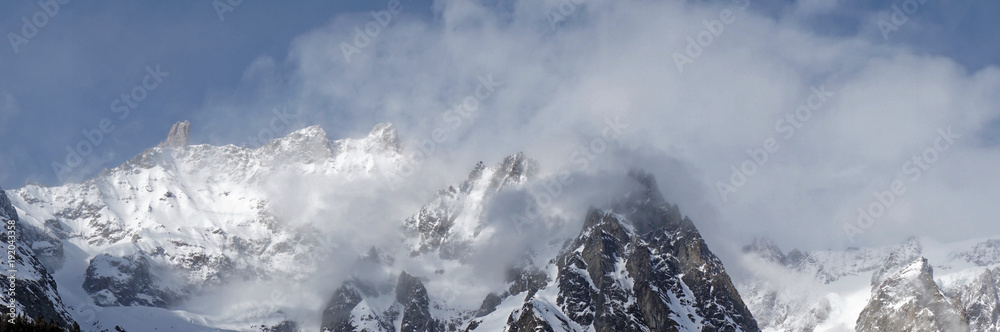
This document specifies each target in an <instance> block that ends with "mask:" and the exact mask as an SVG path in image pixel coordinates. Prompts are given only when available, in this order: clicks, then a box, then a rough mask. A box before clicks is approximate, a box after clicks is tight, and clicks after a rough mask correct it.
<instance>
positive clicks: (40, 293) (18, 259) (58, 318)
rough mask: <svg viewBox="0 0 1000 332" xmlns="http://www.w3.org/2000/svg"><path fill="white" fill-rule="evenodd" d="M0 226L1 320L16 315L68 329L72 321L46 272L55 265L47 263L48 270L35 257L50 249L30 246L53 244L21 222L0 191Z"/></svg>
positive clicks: (53, 281) (41, 233)
mask: <svg viewBox="0 0 1000 332" xmlns="http://www.w3.org/2000/svg"><path fill="white" fill-rule="evenodd" d="M0 222H2V225H3V229H4V232H3V233H4V236H3V239H4V241H3V242H4V246H3V247H4V248H6V250H5V251H6V255H4V257H5V258H4V260H3V262H4V264H3V266H2V267H0V270H2V273H0V289H2V291H0V293H2V295H0V305H2V308H3V311H4V318H3V319H4V320H7V319H13V317H9V316H8V314H9V313H12V312H13V313H17V314H18V315H21V316H22V317H25V318H27V319H29V320H34V319H44V320H47V321H52V322H56V323H57V324H59V325H60V326H63V327H70V326H72V325H73V323H74V321H73V319H72V318H71V317H70V314H69V312H68V311H67V310H66V306H65V305H64V304H63V300H62V297H61V296H60V295H59V291H58V285H57V284H56V281H55V279H53V278H52V274H51V273H50V272H49V268H52V267H54V266H52V265H54V264H55V263H57V262H50V264H52V265H49V267H48V268H47V267H46V264H43V263H42V261H41V260H39V259H38V258H37V257H36V256H41V255H36V252H38V253H41V254H45V253H47V252H49V251H51V249H52V248H51V247H50V246H46V245H38V246H34V248H33V247H32V246H31V243H33V242H37V243H48V242H49V241H52V239H51V238H49V237H47V236H46V234H45V233H44V232H42V231H41V230H39V229H37V228H36V227H35V226H32V225H30V224H27V223H24V222H21V219H20V218H19V217H18V213H17V211H16V209H15V208H14V206H12V205H11V203H10V200H9V199H8V198H7V195H6V194H5V193H4V192H3V191H0Z"/></svg>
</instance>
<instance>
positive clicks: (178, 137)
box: [160, 120, 191, 148]
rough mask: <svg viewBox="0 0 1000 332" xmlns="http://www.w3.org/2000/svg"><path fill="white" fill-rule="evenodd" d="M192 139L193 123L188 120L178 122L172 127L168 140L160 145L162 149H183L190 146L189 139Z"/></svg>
mask: <svg viewBox="0 0 1000 332" xmlns="http://www.w3.org/2000/svg"><path fill="white" fill-rule="evenodd" d="M190 137H191V122H188V121H187V120H184V121H181V122H177V123H175V124H174V125H173V126H171V127H170V133H169V134H167V140H166V141H163V143H160V146H162V147H174V148H182V147H185V146H187V145H188V138H190Z"/></svg>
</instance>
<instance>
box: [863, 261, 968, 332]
mask: <svg viewBox="0 0 1000 332" xmlns="http://www.w3.org/2000/svg"><path fill="white" fill-rule="evenodd" d="M933 273H934V271H933V269H932V268H931V266H930V265H929V264H927V259H926V258H923V257H918V258H917V259H915V260H913V261H911V262H909V263H908V264H906V265H905V266H903V267H902V268H900V269H899V270H897V271H896V272H894V273H892V274H891V275H888V276H887V277H885V278H884V279H883V280H882V281H881V283H880V284H878V285H877V287H876V288H875V289H874V290H873V291H872V296H871V298H870V299H869V301H868V305H867V306H865V308H864V310H862V311H861V315H860V316H859V317H858V321H857V330H858V331H968V330H969V318H968V316H967V315H966V312H965V310H964V309H963V308H962V306H961V304H960V303H958V300H957V299H951V298H949V297H947V296H945V294H944V292H942V291H941V289H940V288H939V287H938V285H937V284H936V283H935V282H934V275H933Z"/></svg>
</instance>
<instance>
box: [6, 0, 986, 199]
mask: <svg viewBox="0 0 1000 332" xmlns="http://www.w3.org/2000/svg"><path fill="white" fill-rule="evenodd" d="M823 2H829V3H834V2H830V1H823ZM803 3H805V4H810V3H822V2H821V1H803ZM803 3H795V2H789V1H773V0H772V1H760V2H754V6H753V9H754V10H755V11H757V12H759V13H762V14H764V15H770V16H773V17H775V18H778V19H784V20H787V21H793V22H792V24H797V25H800V26H801V27H802V28H803V29H806V30H810V31H813V32H815V33H818V34H828V35H840V36H843V35H867V36H869V37H872V39H873V40H876V41H878V39H879V37H880V36H879V34H878V31H873V29H872V24H871V23H872V21H873V20H874V19H875V18H876V17H885V16H887V15H888V12H887V11H889V10H891V3H890V2H871V1H836V3H835V5H833V6H829V5H817V6H819V7H823V8H821V9H819V10H817V11H815V12H809V13H806V14H801V13H796V12H797V11H800V12H801V11H802V9H801V8H800V7H803V6H804V5H803ZM385 5H386V4H385V3H382V2H377V1H293V2H278V1H255V0H244V1H243V2H242V3H240V4H239V5H238V6H236V7H234V9H233V11H231V12H226V13H224V21H220V19H219V15H218V13H217V11H216V10H215V8H214V7H213V2H211V1H169V2H150V1H145V2H137V1H114V2H109V1H100V2H93V1H70V2H69V3H67V4H62V5H61V6H60V9H59V11H58V13H57V14H56V15H55V16H54V17H52V19H51V21H50V22H48V23H47V24H46V25H45V26H44V27H42V28H41V29H39V32H38V34H37V35H36V36H34V37H33V38H31V39H29V40H28V43H27V44H23V45H19V52H17V53H15V52H14V50H13V47H11V45H10V43H9V41H8V43H5V45H4V46H5V47H2V48H0V98H2V99H0V101H4V102H5V103H3V104H0V106H2V107H3V108H4V109H3V113H2V114H0V142H4V143H3V144H0V186H3V187H5V188H11V187H18V186H21V185H22V184H23V183H24V182H25V180H28V181H33V182H39V183H42V184H58V183H59V179H58V178H57V177H56V174H55V172H54V171H53V168H52V166H51V164H52V163H53V162H56V161H64V158H65V157H66V155H67V152H66V150H65V147H66V146H69V145H73V144H75V143H78V142H79V141H80V140H81V139H85V137H84V136H83V134H82V133H81V131H85V130H93V129H97V128H99V124H100V120H101V119H103V118H110V119H114V116H116V115H120V113H118V114H116V113H113V112H112V110H111V106H110V104H111V102H112V101H113V100H115V99H116V98H118V96H120V95H121V94H122V93H125V92H127V91H129V89H131V88H132V87H134V86H136V85H137V84H138V83H139V82H140V80H141V79H142V78H143V76H144V75H145V73H146V69H145V68H146V66H156V65H159V66H161V69H162V70H163V71H165V72H168V73H169V78H168V79H166V80H165V82H164V83H163V84H162V85H161V86H158V87H157V89H155V91H151V92H150V93H149V95H148V97H147V99H145V100H143V101H142V102H141V103H140V105H139V106H138V107H137V108H136V109H135V110H134V111H131V112H130V114H129V116H128V117H127V118H126V119H124V120H122V121H118V120H115V122H114V124H113V125H114V126H115V130H114V131H113V132H112V133H110V134H109V135H108V137H107V140H106V141H104V142H102V143H101V144H100V145H99V146H97V147H96V149H95V151H94V152H93V153H92V154H91V155H90V157H91V158H92V160H91V161H90V162H88V163H90V164H94V165H98V166H99V167H91V169H90V170H85V171H83V172H82V173H80V174H75V176H74V178H75V179H76V180H79V179H81V178H86V177H89V176H93V175H94V173H95V172H97V171H99V169H100V168H103V167H113V166H115V165H118V164H120V163H121V162H124V161H125V160H127V159H128V158H130V157H131V156H133V155H135V154H136V153H139V152H141V151H142V150H143V149H145V148H147V147H150V146H153V145H155V144H157V143H158V142H159V141H161V140H162V139H163V134H164V133H165V132H166V131H167V129H168V128H169V126H170V125H171V124H172V123H174V122H175V121H179V120H183V119H192V118H206V117H211V116H213V114H212V113H211V112H212V108H211V107H206V102H207V101H208V99H209V98H210V97H209V96H212V95H223V96H225V95H237V94H239V91H241V77H243V75H244V73H245V72H246V70H247V68H248V67H249V66H250V65H251V64H252V63H253V61H254V60H255V59H258V58H259V57H261V56H262V55H263V56H269V57H271V58H273V59H277V60H278V61H279V62H280V61H283V60H284V59H285V58H286V56H287V53H288V52H289V44H290V43H291V42H292V40H293V39H294V38H296V37H297V36H300V35H302V34H304V33H306V32H308V31H310V30H312V29H316V28H319V27H321V26H324V25H325V24H327V23H329V22H330V21H331V20H332V19H333V18H335V17H337V16H338V15H363V14H364V13H366V12H368V11H370V10H380V9H384V7H385ZM404 5H405V7H406V8H405V9H406V11H405V13H404V14H405V15H409V16H413V17H416V18H418V19H421V20H427V21H434V20H436V19H439V18H436V16H435V14H434V10H433V9H432V8H433V7H432V4H431V3H430V2H429V1H408V2H405V3H404ZM924 6H925V8H926V9H921V11H920V12H919V13H918V15H914V16H915V17H913V18H912V19H913V20H914V21H919V24H914V23H909V24H908V26H907V28H906V29H901V30H900V31H898V32H897V33H896V34H895V35H894V36H893V37H892V38H891V39H890V40H889V41H887V42H886V43H894V44H904V45H906V46H907V47H912V48H914V49H915V50H917V52H926V53H929V54H940V55H944V56H947V57H951V58H953V59H955V60H956V61H957V62H959V63H961V64H962V65H964V66H966V67H968V68H969V70H978V69H980V68H982V67H984V66H987V65H991V64H997V63H998V61H1000V34H997V33H996V31H998V29H1000V21H997V20H995V19H994V18H995V16H996V15H997V14H1000V4H998V3H997V2H995V1H985V0H980V1H963V2H944V1H935V0H931V1H929V2H928V3H926V4H925V5H924ZM826 7H829V8H826ZM40 10H41V8H40V7H39V6H38V5H37V4H35V3H34V2H33V1H18V2H4V3H3V4H0V29H2V30H0V31H3V32H4V34H5V35H6V34H7V33H9V32H19V31H20V30H21V28H22V26H23V22H22V21H21V19H22V18H25V17H27V18H30V17H31V16H32V15H34V14H35V13H36V12H38V11H40ZM345 30H346V29H345ZM342 33H343V34H344V35H345V37H349V36H350V33H351V32H350V31H343V32H342ZM5 40H7V38H5ZM205 112H207V113H205ZM246 112H248V113H251V112H253V113H252V114H251V115H248V116H258V115H259V114H266V113H267V112H266V110H264V111H262V110H259V109H248V110H246ZM228 118H230V119H231V120H232V121H234V122H237V123H233V127H234V128H225V129H224V130H225V131H226V135H221V136H227V137H223V138H219V137H213V140H219V142H213V143H239V142H241V141H242V140H239V138H238V137H242V136H246V135H247V133H246V132H244V131H241V130H240V129H239V123H238V121H239V120H240V118H239V117H236V118H233V117H232V116H231V115H230V116H228ZM333 127H335V128H327V129H328V131H334V132H332V133H331V136H335V135H336V134H338V133H336V132H335V131H336V126H333ZM193 135H194V136H195V140H196V141H199V140H200V141H208V140H209V139H208V137H199V136H205V135H202V133H201V132H199V131H195V132H194V134H193ZM989 136H990V137H988V138H987V141H988V142H990V144H996V141H997V139H996V138H995V137H997V136H1000V135H989Z"/></svg>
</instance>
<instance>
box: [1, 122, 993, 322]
mask: <svg viewBox="0 0 1000 332" xmlns="http://www.w3.org/2000/svg"><path fill="white" fill-rule="evenodd" d="M189 131H190V124H189V123H187V122H182V123H178V124H176V125H175V126H174V127H173V128H172V129H171V130H170V134H169V135H168V137H167V138H166V139H165V140H164V142H163V143H162V144H160V145H159V146H156V147H153V148H149V149H147V150H146V151H144V152H142V153H141V154H139V155H137V156H135V157H134V158H132V159H131V160H129V161H127V162H125V163H124V164H122V165H121V166H118V167H115V168H113V169H108V170H105V171H104V172H102V173H101V174H100V175H99V176H97V177H95V178H93V179H90V180H87V181H85V182H82V183H69V184H64V185H61V186H53V187H45V186H38V185H28V186H25V187H22V188H17V189H9V190H6V191H0V220H2V221H3V223H4V225H5V227H6V228H7V229H8V230H9V231H13V232H14V233H13V234H15V236H14V237H13V244H14V245H13V246H11V247H9V249H10V250H8V256H9V257H13V258H14V259H13V261H11V264H12V267H9V268H5V269H4V272H3V273H0V282H2V284H3V285H4V288H5V289H6V287H7V285H10V284H11V283H12V276H13V284H14V285H15V286H14V287H15V288H14V291H13V292H12V293H10V294H14V296H13V298H11V297H9V296H4V297H3V298H0V301H2V304H3V305H4V306H5V307H8V306H9V307H12V308H13V310H14V311H15V312H18V313H21V314H22V315H25V316H27V317H30V318H32V319H35V320H36V321H40V320H42V319H44V320H45V321H49V322H54V323H55V324H57V325H60V326H63V327H65V328H67V329H70V328H75V327H76V325H78V326H79V328H80V329H81V330H83V331H115V330H117V329H121V330H127V331H148V330H159V331H216V330H226V331H230V330H231V331H300V330H304V331H757V330H765V331H851V330H860V331H897V330H913V331H941V330H947V331H952V330H958V331H965V330H971V331H1000V295H998V294H1000V291H998V290H1000V289H998V287H1000V282H998V279H1000V277H998V276H997V273H1000V240H998V239H983V240H975V241H965V242H960V243H948V244H946V243H938V242H935V241H933V240H930V239H926V238H910V239H908V240H907V241H904V242H903V243H901V244H899V245H897V246H890V247H881V248H850V249H847V250H825V251H809V252H805V251H799V250H792V251H790V252H787V253H786V252H784V251H783V250H781V249H780V248H779V247H778V246H777V245H775V243H774V242H772V241H770V240H766V239H758V240H755V241H754V242H753V243H751V244H750V245H748V246H746V247H745V248H744V250H743V254H742V257H741V260H740V261H736V262H729V263H728V264H739V265H741V267H743V268H746V269H747V270H748V271H750V273H749V276H748V277H746V278H744V279H741V280H732V279H731V278H730V276H729V274H728V273H727V272H726V268H725V267H724V266H723V262H722V261H721V260H720V259H719V258H718V257H717V256H716V255H715V254H714V253H713V252H712V251H711V250H709V248H708V245H707V244H706V242H705V241H704V239H703V238H702V237H701V234H700V233H699V231H698V229H697V227H696V221H693V220H690V219H689V218H687V217H685V216H684V215H683V214H682V213H681V211H680V209H679V208H678V207H677V206H676V205H672V204H670V203H668V202H666V201H665V200H664V198H663V196H662V195H661V194H660V190H659V188H658V185H657V181H656V179H654V178H653V177H652V175H649V174H648V173H646V172H643V171H641V170H633V171H630V172H628V173H622V174H613V173H597V174H588V175H579V174H574V176H579V177H587V176H590V177H597V178H601V179H605V180H608V179H610V180H609V181H607V182H605V183H614V184H615V185H607V186H600V187H598V188H599V189H594V187H593V186H591V187H580V188H569V187H567V188H565V194H563V195H565V196H561V197H560V196H559V195H556V197H549V199H550V200H552V201H559V200H560V199H568V198H567V197H568V196H571V195H573V194H574V191H577V190H584V189H581V188H586V190H600V191H602V193H601V194H602V197H605V198H606V199H605V200H601V201H599V202H589V201H588V203H587V204H588V205H589V208H585V209H582V210H579V211H575V210H573V209H569V208H567V206H566V205H560V204H553V203H551V202H550V203H549V204H539V203H538V202H537V200H535V199H534V198H535V197H534V194H533V191H532V188H533V187H534V186H535V185H536V184H538V183H544V181H545V180H546V179H547V178H546V177H551V176H552V175H549V174H547V173H544V172H543V171H542V169H543V165H539V163H538V162H536V161H534V160H532V159H531V158H530V157H528V156H526V155H524V154H522V153H514V154H511V155H509V156H507V157H506V158H504V159H503V160H500V161H497V162H496V163H495V164H490V163H485V162H479V163H477V164H474V165H469V172H468V174H467V175H466V176H464V177H458V178H456V180H457V182H458V183H456V184H454V185H452V186H447V188H443V189H438V188H425V190H427V191H428V193H431V192H436V194H434V195H431V196H430V199H429V200H427V201H426V202H425V203H423V205H422V206H419V207H416V208H414V209H413V210H412V211H409V212H407V213H408V214H407V216H403V217H400V218H399V219H398V220H391V221H389V222H385V221H378V220H375V219H378V218H381V216H380V215H376V214H373V213H372V212H371V211H373V210H370V209H369V210H366V209H360V210H359V209H352V208H348V209H340V210H338V209H336V208H329V205H336V206H340V207H342V206H348V207H351V206H353V205H357V204H367V205H371V206H374V207H375V208H374V209H376V210H382V209H387V207H385V206H382V204H386V202H385V201H384V200H374V201H373V202H368V203H366V202H367V200H369V199H373V198H371V197H361V198H359V199H356V200H345V201H336V199H333V200H331V198H330V196H324V195H319V194H317V189H321V192H334V193H337V194H338V196H335V197H339V198H344V197H351V196H352V195H356V194H355V193H353V192H352V190H358V189H359V188H366V187H371V186H378V185H379V184H380V183H381V184H385V182H386V181H389V180H391V179H393V178H398V176H399V174H401V172H403V171H404V168H405V167H409V166H411V165H412V163H413V162H414V158H413V157H412V156H411V155H408V154H407V153H406V152H405V151H403V148H402V144H401V143H400V139H399V138H398V137H397V134H396V131H395V129H394V128H393V127H392V125H391V124H379V125H376V126H375V127H374V128H373V129H372V130H371V131H370V133H369V134H368V135H366V136H365V137H361V138H353V139H352V138H347V139H340V140H329V139H328V138H327V134H326V132H324V131H323V129H322V128H320V127H318V126H313V127H307V128H304V129H300V130H298V131H295V132H292V133H290V134H288V135H287V136H285V137H282V138H277V139H274V140H271V141H270V142H267V143H266V144H264V145H263V146H260V147H257V148H249V147H239V146H234V145H225V146H212V145H205V144H201V145H190V144H188V133H189ZM578 180H580V181H579V182H586V181H583V180H582V179H578ZM390 203H391V202H390ZM526 208H527V209H529V210H530V209H533V210H531V211H532V212H531V213H527V211H528V210H523V209H526ZM344 211H348V212H347V213H345V212H344ZM358 211H360V212H358ZM386 223H388V224H389V225H391V227H388V228H376V227H377V226H376V225H385V224H386ZM379 227H380V226H379ZM365 228H371V229H370V230H369V231H375V232H377V233H385V234H379V236H377V237H370V236H369V237H365V236H360V235H361V233H357V232H352V231H356V230H358V229H365ZM369 233H371V232H369ZM374 238H381V239H384V241H372V239H374ZM11 270H16V271H17V272H14V273H11V272H10V271H11ZM8 293H9V292H8V291H4V294H5V295H6V294H8Z"/></svg>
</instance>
